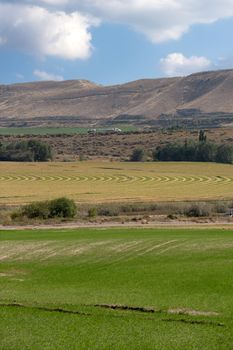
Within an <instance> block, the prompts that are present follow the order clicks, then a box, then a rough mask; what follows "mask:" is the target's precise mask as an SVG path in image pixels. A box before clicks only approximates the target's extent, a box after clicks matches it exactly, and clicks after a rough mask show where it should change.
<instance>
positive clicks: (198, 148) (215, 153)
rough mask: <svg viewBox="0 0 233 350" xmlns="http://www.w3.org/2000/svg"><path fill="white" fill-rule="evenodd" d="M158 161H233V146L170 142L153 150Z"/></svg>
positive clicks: (154, 157)
mask: <svg viewBox="0 0 233 350" xmlns="http://www.w3.org/2000/svg"><path fill="white" fill-rule="evenodd" d="M153 159H154V160H158V161H186V162H189V161H190V162H216V163H230V164H231V163H233V147H232V146H230V145H216V144H214V143H210V142H185V143H184V144H178V143H170V144H168V145H165V146H163V147H158V148H157V149H156V150H155V151H154V152H153Z"/></svg>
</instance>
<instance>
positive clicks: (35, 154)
mask: <svg viewBox="0 0 233 350" xmlns="http://www.w3.org/2000/svg"><path fill="white" fill-rule="evenodd" d="M52 159H53V153H52V149H51V146H50V145H48V144H47V143H44V142H41V141H37V140H27V141H19V142H11V143H1V142H0V161H15V162H46V161H48V160H52Z"/></svg>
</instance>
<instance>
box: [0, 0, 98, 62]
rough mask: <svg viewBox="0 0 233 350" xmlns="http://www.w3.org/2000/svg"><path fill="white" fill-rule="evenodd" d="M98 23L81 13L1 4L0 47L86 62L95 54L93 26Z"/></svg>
mask: <svg viewBox="0 0 233 350" xmlns="http://www.w3.org/2000/svg"><path fill="white" fill-rule="evenodd" d="M97 24H98V21H97V20H95V19H94V18H93V17H91V16H87V15H82V14H80V13H79V12H72V13H68V14H67V13H65V12H64V11H49V10H48V9H45V8H42V7H38V6H26V5H14V4H1V3H0V38H4V42H3V39H1V40H0V44H2V45H3V44H5V45H8V46H9V47H13V48H16V49H19V50H22V51H24V52H28V53H32V54H36V55H41V56H57V57H61V58H64V59H70V60H74V59H86V58H88V57H89V56H90V54H91V51H92V45H91V39H92V38H91V33H90V27H91V26H94V25H97Z"/></svg>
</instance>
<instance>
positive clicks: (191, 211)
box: [184, 204, 211, 217]
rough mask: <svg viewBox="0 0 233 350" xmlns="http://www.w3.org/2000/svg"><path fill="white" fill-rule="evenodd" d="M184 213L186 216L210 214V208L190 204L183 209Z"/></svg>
mask: <svg viewBox="0 0 233 350" xmlns="http://www.w3.org/2000/svg"><path fill="white" fill-rule="evenodd" d="M184 214H185V215H186V216H188V217H205V216H210V214H211V209H210V207H209V206H207V205H203V204H192V205H191V206H190V207H189V208H187V209H185V210H184Z"/></svg>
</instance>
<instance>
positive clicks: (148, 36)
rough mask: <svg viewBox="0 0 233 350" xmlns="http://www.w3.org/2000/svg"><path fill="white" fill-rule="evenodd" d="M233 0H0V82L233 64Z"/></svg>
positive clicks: (121, 78)
mask: <svg viewBox="0 0 233 350" xmlns="http://www.w3.org/2000/svg"><path fill="white" fill-rule="evenodd" d="M232 37H233V0H0V83H1V84H11V83H21V82H26V81H43V80H56V81H62V80H68V79H86V80H91V81H93V82H95V83H98V84H104V85H112V84H118V83H124V82H128V81H132V80H136V79H143V78H159V77H171V76H185V75H189V74H192V73H195V72H200V71H207V70H217V69H231V68H233V46H232Z"/></svg>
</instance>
